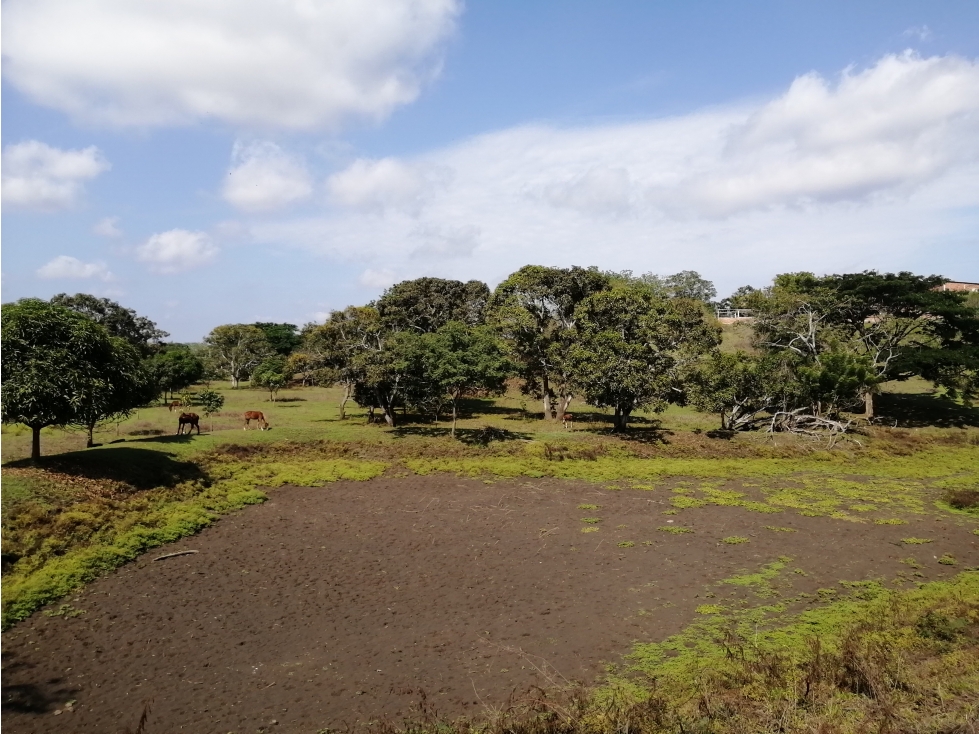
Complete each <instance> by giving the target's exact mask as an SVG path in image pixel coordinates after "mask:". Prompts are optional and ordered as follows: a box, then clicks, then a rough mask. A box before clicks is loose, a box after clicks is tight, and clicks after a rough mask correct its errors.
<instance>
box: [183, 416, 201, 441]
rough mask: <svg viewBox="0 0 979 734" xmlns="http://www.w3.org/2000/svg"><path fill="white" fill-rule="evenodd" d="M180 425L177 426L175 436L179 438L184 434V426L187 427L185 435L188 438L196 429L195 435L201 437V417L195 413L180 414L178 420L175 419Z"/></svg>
mask: <svg viewBox="0 0 979 734" xmlns="http://www.w3.org/2000/svg"><path fill="white" fill-rule="evenodd" d="M177 420H178V421H179V422H180V425H178V426H177V435H178V436H181V435H183V432H184V426H187V435H188V436H189V435H190V434H192V433H193V432H194V429H195V428H196V429H197V435H198V436H200V435H201V423H200V420H201V417H200V416H199V415H197V413H181V414H180V418H178V419H177Z"/></svg>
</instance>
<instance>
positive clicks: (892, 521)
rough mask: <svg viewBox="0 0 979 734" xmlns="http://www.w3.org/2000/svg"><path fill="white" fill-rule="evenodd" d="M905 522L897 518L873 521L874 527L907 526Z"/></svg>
mask: <svg viewBox="0 0 979 734" xmlns="http://www.w3.org/2000/svg"><path fill="white" fill-rule="evenodd" d="M907 524H908V521H907V520H902V519H901V518H899V517H878V518H877V519H876V520H874V525H907Z"/></svg>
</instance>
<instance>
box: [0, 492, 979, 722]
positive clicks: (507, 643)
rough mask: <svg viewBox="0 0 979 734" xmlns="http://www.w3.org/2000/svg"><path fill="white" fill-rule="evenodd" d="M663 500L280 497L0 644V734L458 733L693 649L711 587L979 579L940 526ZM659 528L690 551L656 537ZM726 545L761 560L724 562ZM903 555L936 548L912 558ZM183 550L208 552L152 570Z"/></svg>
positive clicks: (978, 561)
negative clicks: (672, 637)
mask: <svg viewBox="0 0 979 734" xmlns="http://www.w3.org/2000/svg"><path fill="white" fill-rule="evenodd" d="M661 499H662V497H659V500H661ZM659 500H657V499H656V493H650V492H643V491H638V490H636V491H609V490H605V489H601V488H599V487H596V486H595V485H593V484H585V483H574V482H559V481H549V480H539V481H533V482H527V481H512V482H502V481H501V482H498V483H493V484H486V483H483V482H480V481H470V480H461V479H456V478H453V477H409V478H405V479H379V480H374V481H371V482H338V483H336V484H333V485H330V486H327V487H322V488H283V489H279V490H274V491H272V493H271V500H270V501H269V502H267V503H266V504H264V505H261V506H257V507H252V508H249V509H248V510H246V511H244V512H242V513H239V514H237V515H234V516H231V517H228V518H225V519H223V520H221V521H220V522H219V523H217V524H216V525H214V526H213V527H211V528H209V529H207V530H205V531H204V532H202V533H201V534H200V535H198V536H195V537H192V538H186V539H184V540H183V541H180V542H179V543H175V544H173V545H172V546H168V547H167V548H165V549H162V550H160V551H159V552H155V553H150V554H147V556H145V557H144V558H143V560H141V561H139V562H137V563H134V564H131V565H129V566H127V567H124V568H122V569H120V570H119V571H118V572H116V573H114V574H112V575H111V576H109V577H107V578H105V579H103V580H102V581H99V582H97V583H95V584H92V585H91V586H89V587H88V588H87V589H86V590H85V591H84V592H83V593H81V594H79V595H77V597H74V598H72V599H69V600H66V601H67V602H69V603H70V604H71V609H67V610H65V611H67V612H68V614H67V615H64V616H44V615H42V614H38V615H35V616H34V617H33V618H31V619H30V620H27V621H26V622H24V623H22V624H20V625H18V626H17V627H16V628H14V629H13V630H11V631H9V632H7V633H5V634H4V635H3V649H4V657H3V710H4V714H3V724H4V726H5V727H6V730H7V732H8V733H12V732H66V731H72V732H79V733H80V734H81V733H85V732H123V731H126V730H129V729H133V728H135V726H136V722H137V721H138V719H139V717H140V714H141V712H142V711H143V709H144V706H145V705H146V704H147V703H149V706H150V715H149V718H148V723H147V726H146V729H145V731H146V733H147V734H156V733H158V732H178V731H187V732H195V734H197V733H200V734H206V733H208V732H215V733H217V732H220V733H222V734H223V733H225V732H242V733H244V732H256V731H261V730H263V729H267V730H273V729H274V730H275V731H281V732H315V731H317V730H319V729H322V728H324V727H328V726H330V727H339V726H342V725H343V724H344V723H350V724H353V723H355V722H358V721H361V722H362V721H367V720H370V719H371V718H377V717H378V716H390V717H394V716H396V715H398V714H400V713H404V712H405V711H407V710H408V709H409V708H410V707H411V706H413V705H416V704H417V701H418V699H419V695H420V692H422V691H424V694H425V695H426V696H427V699H428V701H429V702H430V703H431V704H433V705H434V706H435V707H436V708H438V709H439V710H440V711H442V712H444V713H446V714H449V715H459V714H464V713H466V712H469V711H473V710H474V709H477V708H479V707H480V706H482V705H483V704H493V705H498V704H500V703H502V702H503V701H505V699H506V698H507V696H508V695H510V693H511V692H513V691H518V692H519V691H522V690H524V689H525V688H526V687H527V686H528V685H529V684H531V683H538V684H547V683H548V682H549V680H565V679H569V680H570V679H576V680H581V681H591V680H594V678H595V676H596V675H597V674H600V673H601V672H602V670H603V665H604V663H606V662H616V661H618V660H619V655H620V654H622V653H624V652H626V651H627V650H628V648H629V645H630V644H631V643H632V642H633V641H636V640H659V639H662V638H663V637H665V636H667V635H669V634H671V633H674V632H677V631H679V630H680V629H682V627H683V626H684V625H685V624H687V623H688V622H689V621H690V620H691V619H692V618H693V617H694V616H695V614H694V609H695V608H696V607H697V606H698V605H699V604H703V603H705V602H706V601H707V600H706V599H705V598H704V594H705V593H706V592H707V591H708V588H707V585H708V584H711V583H715V582H717V581H719V580H720V579H722V578H725V577H729V576H731V575H733V574H735V573H737V572H738V571H739V570H743V569H751V570H754V569H757V568H758V567H759V566H760V565H761V564H763V563H766V562H768V561H771V560H773V559H775V558H777V557H778V556H780V555H790V556H792V557H793V558H794V560H793V562H792V566H793V567H796V566H797V567H799V568H801V569H804V570H805V571H806V572H807V573H808V575H807V576H802V575H796V576H794V577H793V580H794V582H795V589H796V590H806V591H810V592H812V591H814V590H815V589H817V588H820V587H826V586H834V585H836V584H837V582H838V581H839V580H858V579H865V578H874V577H880V576H886V577H889V578H892V577H893V576H894V575H895V574H897V573H898V572H900V571H905V572H910V570H911V569H909V568H908V566H906V565H902V564H901V563H900V559H901V558H904V557H907V556H909V555H912V554H915V555H917V557H918V558H919V559H923V564H924V566H925V568H924V569H922V570H921V573H922V574H924V576H923V577H922V578H937V577H939V576H940V575H942V574H945V575H950V574H951V573H954V571H955V569H950V568H948V567H946V566H940V565H938V564H937V563H936V562H935V561H934V560H933V556H940V555H941V554H942V553H945V552H951V553H953V554H955V555H956V556H957V557H958V558H959V560H960V565H959V568H961V567H962V566H964V565H979V549H977V541H979V538H977V537H976V536H974V535H971V534H969V532H968V530H967V529H965V528H964V527H961V526H959V525H956V524H955V523H954V522H953V521H950V520H946V521H941V522H938V521H936V520H935V519H934V518H930V517H929V518H922V519H921V520H917V521H913V522H912V524H911V525H908V526H897V527H894V526H875V525H857V524H853V523H847V522H841V521H837V520H830V519H827V518H808V517H801V516H798V515H794V514H790V513H783V514H780V515H763V514H758V513H751V512H747V511H744V510H742V509H740V508H720V507H705V508H700V509H696V510H690V511H684V512H683V514H682V515H679V516H675V517H667V516H664V515H663V514H662V511H663V510H664V509H665V506H664V505H663V504H662V503H661V502H660V501H659ZM580 504H596V505H600V506H601V507H600V508H599V509H594V510H581V509H578V505H580ZM584 517H599V518H601V522H600V523H598V524H595V525H589V524H587V523H583V522H582V518H584ZM669 520H674V523H675V524H679V523H681V522H682V524H684V525H687V526H690V527H692V528H694V530H695V532H694V533H692V534H684V535H672V534H669V533H665V532H662V531H659V530H657V528H658V527H661V526H665V525H666V524H667V522H668V521H669ZM772 524H775V525H779V526H785V527H791V528H794V529H796V530H797V531H798V532H794V533H774V532H771V531H769V530H766V529H765V528H764V526H765V525H772ZM583 527H599V528H600V530H598V531H597V532H590V533H583V532H581V530H582V528H583ZM730 535H743V536H746V537H749V538H750V539H751V541H750V542H749V543H745V544H742V545H726V544H724V543H720V542H719V541H720V539H721V538H723V537H725V536H730ZM909 535H917V536H923V537H929V538H933V539H934V542H933V543H931V544H929V545H928V546H921V547H918V548H914V549H907V548H901V547H900V544H899V543H898V540H899V539H900V538H901V537H907V536H909ZM624 542H632V543H634V545H633V546H628V547H620V546H619V543H624ZM644 542H646V543H648V544H644ZM183 549H195V550H198V551H199V552H198V553H197V554H194V555H186V556H181V557H175V558H170V559H167V560H162V561H159V562H154V561H153V560H152V559H153V558H155V557H156V556H157V555H161V554H163V553H167V552H174V551H178V550H183ZM715 591H716V592H717V593H718V596H721V595H722V594H723V595H725V596H727V595H728V594H730V593H734V594H744V593H746V592H745V591H743V590H738V589H733V591H729V590H728V588H723V589H721V588H716V589H715ZM75 609H77V610H84V614H80V615H79V616H75V617H71V616H69V615H70V614H71V613H73V610H75ZM69 700H72V701H74V702H75V703H74V704H73V705H72V706H71V707H70V710H69V709H66V707H65V704H66V702H68V701H69ZM56 712H61V713H56ZM273 721H275V722H277V723H275V724H273Z"/></svg>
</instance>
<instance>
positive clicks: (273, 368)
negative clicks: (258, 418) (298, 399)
mask: <svg viewBox="0 0 979 734" xmlns="http://www.w3.org/2000/svg"><path fill="white" fill-rule="evenodd" d="M251 383H252V384H253V385H255V386H256V387H261V388H265V389H266V390H268V391H269V401H270V402H273V403H274V402H275V396H276V395H278V394H279V390H281V389H282V388H283V387H285V386H286V385H287V384H288V383H289V363H288V361H287V360H286V358H285V357H283V356H280V355H278V354H277V355H275V356H274V357H266V358H265V359H263V360H262V362H261V364H259V365H258V367H256V368H255V369H254V370H253V371H252V374H251Z"/></svg>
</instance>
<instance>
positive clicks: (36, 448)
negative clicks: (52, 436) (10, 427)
mask: <svg viewBox="0 0 979 734" xmlns="http://www.w3.org/2000/svg"><path fill="white" fill-rule="evenodd" d="M40 458H41V429H40V427H35V426H31V461H37V460H38V459H40Z"/></svg>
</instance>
